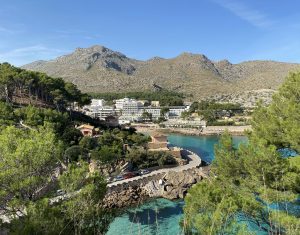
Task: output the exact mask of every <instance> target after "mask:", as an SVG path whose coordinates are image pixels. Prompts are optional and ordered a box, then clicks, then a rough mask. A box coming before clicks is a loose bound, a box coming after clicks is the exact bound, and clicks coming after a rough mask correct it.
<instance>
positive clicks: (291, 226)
mask: <svg viewBox="0 0 300 235" xmlns="http://www.w3.org/2000/svg"><path fill="white" fill-rule="evenodd" d="M299 101H300V73H297V74H296V73H293V74H290V75H289V77H288V78H287V80H286V82H285V83H284V84H283V85H282V87H281V88H280V89H279V91H278V92H277V93H276V94H275V95H274V97H273V102H272V104H271V105H270V106H269V107H262V106H259V107H258V108H257V110H256V111H255V113H254V115H253V131H252V133H250V134H249V143H248V144H242V145H240V146H239V147H238V148H234V146H233V142H232V138H231V136H230V135H229V134H228V133H225V134H224V135H223V136H222V138H221V140H220V143H219V145H217V146H216V148H215V160H214V161H213V163H212V165H211V172H210V178H209V179H207V180H204V181H202V182H200V183H198V184H197V185H196V186H195V187H193V188H191V189H190V190H189V193H188V195H187V196H186V198H185V202H186V205H185V208H184V213H185V218H184V221H183V225H184V228H185V229H186V231H187V233H188V234H251V232H252V231H250V230H249V229H248V227H247V223H245V221H247V222H250V223H252V225H255V226H257V227H258V228H260V229H261V230H264V231H265V232H266V233H268V234H290V235H294V234H299V233H300V222H299V218H297V215H296V214H293V213H292V212H291V211H290V210H289V208H292V207H293V206H294V207H295V206H297V203H299V202H297V200H296V199H297V197H298V196H299V193H300V190H299V182H300V174H299V172H300V171H299V169H300V162H299V156H298V157H293V158H286V157H283V156H281V154H280V151H278V150H280V149H281V148H290V149H293V150H296V151H297V152H298V153H299V150H300V142H299V131H300V109H299ZM274 207H275V208H277V209H274Z"/></svg>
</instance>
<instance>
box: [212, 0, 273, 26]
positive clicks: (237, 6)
mask: <svg viewBox="0 0 300 235" xmlns="http://www.w3.org/2000/svg"><path fill="white" fill-rule="evenodd" d="M212 1H214V2H215V3H217V4H218V5H220V6H222V7H224V8H225V9H227V10H229V11H230V12H232V13H233V14H234V15H236V16H237V17H239V18H241V19H242V20H245V21H247V22H248V23H250V24H252V25H253V26H255V27H259V28H267V27H269V26H271V25H272V24H273V22H272V21H271V20H270V19H268V17H267V15H266V14H264V13H263V12H261V11H259V10H256V9H252V8H250V7H249V6H247V5H245V4H243V3H242V2H240V1H239V2H237V1H234V0H212Z"/></svg>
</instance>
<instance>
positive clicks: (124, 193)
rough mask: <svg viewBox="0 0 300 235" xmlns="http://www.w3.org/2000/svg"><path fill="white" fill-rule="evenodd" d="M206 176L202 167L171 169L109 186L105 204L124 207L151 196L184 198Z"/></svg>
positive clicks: (106, 205) (112, 206)
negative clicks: (180, 169) (178, 170)
mask: <svg viewBox="0 0 300 235" xmlns="http://www.w3.org/2000/svg"><path fill="white" fill-rule="evenodd" d="M203 177H204V174H203V171H202V169H201V168H197V167H195V168H193V169H189V170H184V171H180V172H176V171H169V172H168V173H165V174H164V173H160V174H157V175H154V176H149V177H146V178H143V179H138V180H135V181H131V182H128V183H125V184H120V185H116V186H112V187H110V188H108V192H107V194H106V197H105V200H104V204H105V207H108V208H122V207H126V206H132V205H135V204H139V203H141V202H143V201H145V200H147V199H149V198H156V197H163V198H167V199H178V198H184V196H185V195H186V193H187V191H188V189H189V188H190V187H191V186H192V185H193V184H196V183H197V182H199V181H201V180H202V179H203Z"/></svg>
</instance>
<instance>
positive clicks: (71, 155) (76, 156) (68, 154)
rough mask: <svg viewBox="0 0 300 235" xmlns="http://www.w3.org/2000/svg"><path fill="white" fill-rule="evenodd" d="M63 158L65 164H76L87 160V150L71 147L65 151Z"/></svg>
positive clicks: (75, 146)
mask: <svg viewBox="0 0 300 235" xmlns="http://www.w3.org/2000/svg"><path fill="white" fill-rule="evenodd" d="M64 158H65V160H66V161H67V162H77V161H79V160H86V159H87V158H88V150H87V149H84V148H82V147H81V146H78V145H73V146H71V147H69V148H67V149H66V151H65V154H64Z"/></svg>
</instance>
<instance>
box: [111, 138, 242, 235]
mask: <svg viewBox="0 0 300 235" xmlns="http://www.w3.org/2000/svg"><path fill="white" fill-rule="evenodd" d="M219 139H220V136H186V135H176V134H170V135H169V136H168V141H169V143H170V145H172V146H178V147H182V148H185V149H188V150H191V151H193V152H195V153H197V154H199V156H201V158H202V159H203V160H204V161H206V162H208V163H210V162H211V161H212V160H213V158H214V146H215V144H217V143H218V142H219ZM233 141H234V144H235V145H236V146H238V145H239V144H240V143H246V142H247V137H245V136H234V137H233ZM183 205H184V202H183V201H182V200H179V201H170V200H167V199H162V198H159V199H154V200H151V201H149V202H146V203H143V204H142V205H140V206H137V207H134V208H129V209H127V210H126V211H125V212H124V213H123V214H121V215H120V216H118V217H117V218H115V220H114V221H113V222H112V223H111V225H110V228H109V230H108V232H107V234H108V235H117V234H122V235H136V234H141V235H153V234H155V235H157V234H162V235H177V234H178V235H179V234H183V231H181V228H180V225H179V223H180V220H181V218H182V215H183V210H182V208H183Z"/></svg>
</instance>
